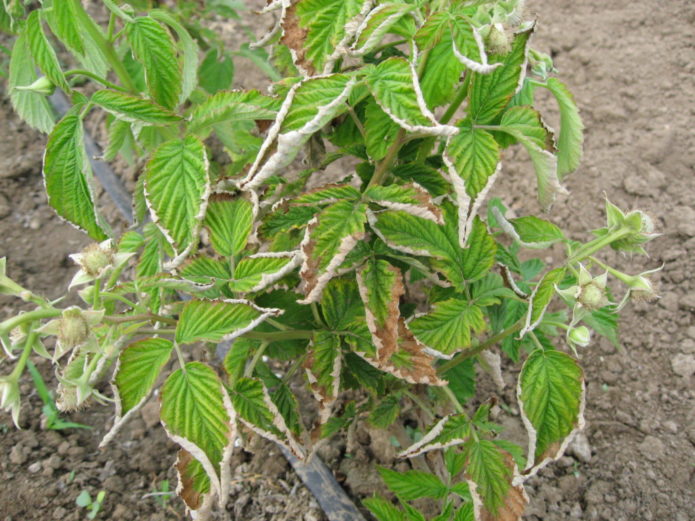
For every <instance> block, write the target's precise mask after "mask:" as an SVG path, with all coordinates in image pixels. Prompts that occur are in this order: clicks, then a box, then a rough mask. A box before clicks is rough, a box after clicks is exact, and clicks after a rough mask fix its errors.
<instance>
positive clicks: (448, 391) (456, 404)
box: [442, 385, 464, 414]
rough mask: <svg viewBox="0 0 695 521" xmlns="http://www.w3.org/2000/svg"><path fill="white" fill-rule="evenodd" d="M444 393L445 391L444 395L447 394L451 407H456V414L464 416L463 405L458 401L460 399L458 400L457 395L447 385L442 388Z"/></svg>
mask: <svg viewBox="0 0 695 521" xmlns="http://www.w3.org/2000/svg"><path fill="white" fill-rule="evenodd" d="M442 391H444V394H446V396H447V398H449V401H450V402H451V405H453V406H454V409H456V412H457V413H459V414H463V412H464V410H463V407H462V406H461V403H460V402H459V401H458V398H456V395H455V394H454V392H453V391H452V390H451V389H450V388H449V386H448V385H445V386H444V387H442Z"/></svg>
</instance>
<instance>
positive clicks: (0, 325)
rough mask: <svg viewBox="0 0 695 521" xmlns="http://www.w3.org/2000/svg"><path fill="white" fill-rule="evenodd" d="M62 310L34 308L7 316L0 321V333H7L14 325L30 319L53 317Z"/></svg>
mask: <svg viewBox="0 0 695 521" xmlns="http://www.w3.org/2000/svg"><path fill="white" fill-rule="evenodd" d="M61 313H62V311H61V310H60V309H55V308H49V309H35V310H34V311H28V312H26V313H22V314H21V315H17V316H16V317H12V318H8V319H7V320H5V321H4V322H0V333H4V332H7V333H9V332H10V331H12V330H13V329H14V328H15V327H17V326H19V325H21V324H23V323H24V322H28V321H30V320H41V319H42V318H53V317H57V316H58V315H60V314H61Z"/></svg>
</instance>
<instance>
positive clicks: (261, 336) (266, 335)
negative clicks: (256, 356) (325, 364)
mask: <svg viewBox="0 0 695 521" xmlns="http://www.w3.org/2000/svg"><path fill="white" fill-rule="evenodd" d="M242 336H243V337H244V338H254V339H257V340H264V341H266V342H277V341H280V340H298V339H308V338H312V337H313V336H314V332H313V331H310V330H302V329H294V330H290V331H270V332H263V331H248V332H247V333H244V334H243V335H242Z"/></svg>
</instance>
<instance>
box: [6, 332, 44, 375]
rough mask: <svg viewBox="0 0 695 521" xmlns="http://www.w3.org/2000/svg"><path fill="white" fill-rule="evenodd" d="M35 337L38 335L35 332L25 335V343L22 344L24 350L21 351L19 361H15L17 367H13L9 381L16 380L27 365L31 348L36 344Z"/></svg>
mask: <svg viewBox="0 0 695 521" xmlns="http://www.w3.org/2000/svg"><path fill="white" fill-rule="evenodd" d="M37 336H38V333H37V332H36V331H32V332H31V333H29V334H28V335H27V339H26V342H25V343H24V350H23V351H22V354H21V355H20V357H19V360H17V365H15V366H14V369H13V370H12V372H11V373H10V379H16V378H19V377H20V376H22V373H23V372H24V367H25V366H26V365H27V360H29V355H30V354H31V348H32V346H33V345H34V342H36V337H37Z"/></svg>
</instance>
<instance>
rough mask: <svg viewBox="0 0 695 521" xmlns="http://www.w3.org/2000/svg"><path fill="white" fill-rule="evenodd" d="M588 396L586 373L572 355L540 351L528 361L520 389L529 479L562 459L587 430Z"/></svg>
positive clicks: (519, 395)
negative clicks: (585, 428) (547, 465)
mask: <svg viewBox="0 0 695 521" xmlns="http://www.w3.org/2000/svg"><path fill="white" fill-rule="evenodd" d="M585 392H586V389H585V387H584V372H583V371H582V368H581V367H580V366H579V364H578V363H577V361H576V360H575V359H574V358H572V357H571V356H570V355H568V354H566V353H563V352H561V351H553V350H548V351H543V350H541V349H537V350H536V351H534V352H533V353H531V354H530V355H529V357H528V358H527V359H526V362H525V363H524V366H523V367H522V369H521V373H520V374H519V382H518V386H517V397H518V400H519V405H520V406H521V407H520V408H521V418H522V420H523V421H524V425H525V426H526V430H527V431H528V436H529V448H528V465H527V468H526V470H525V471H524V474H525V475H526V477H529V476H532V475H534V474H535V473H536V472H538V470H539V469H540V468H542V467H543V466H545V465H546V464H547V463H549V462H551V461H555V460H557V459H559V458H560V457H561V456H562V454H563V453H564V452H565V449H566V447H567V445H569V442H570V441H571V440H572V438H573V437H574V435H575V434H576V432H577V431H579V430H581V429H582V428H583V427H584V402H585Z"/></svg>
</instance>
